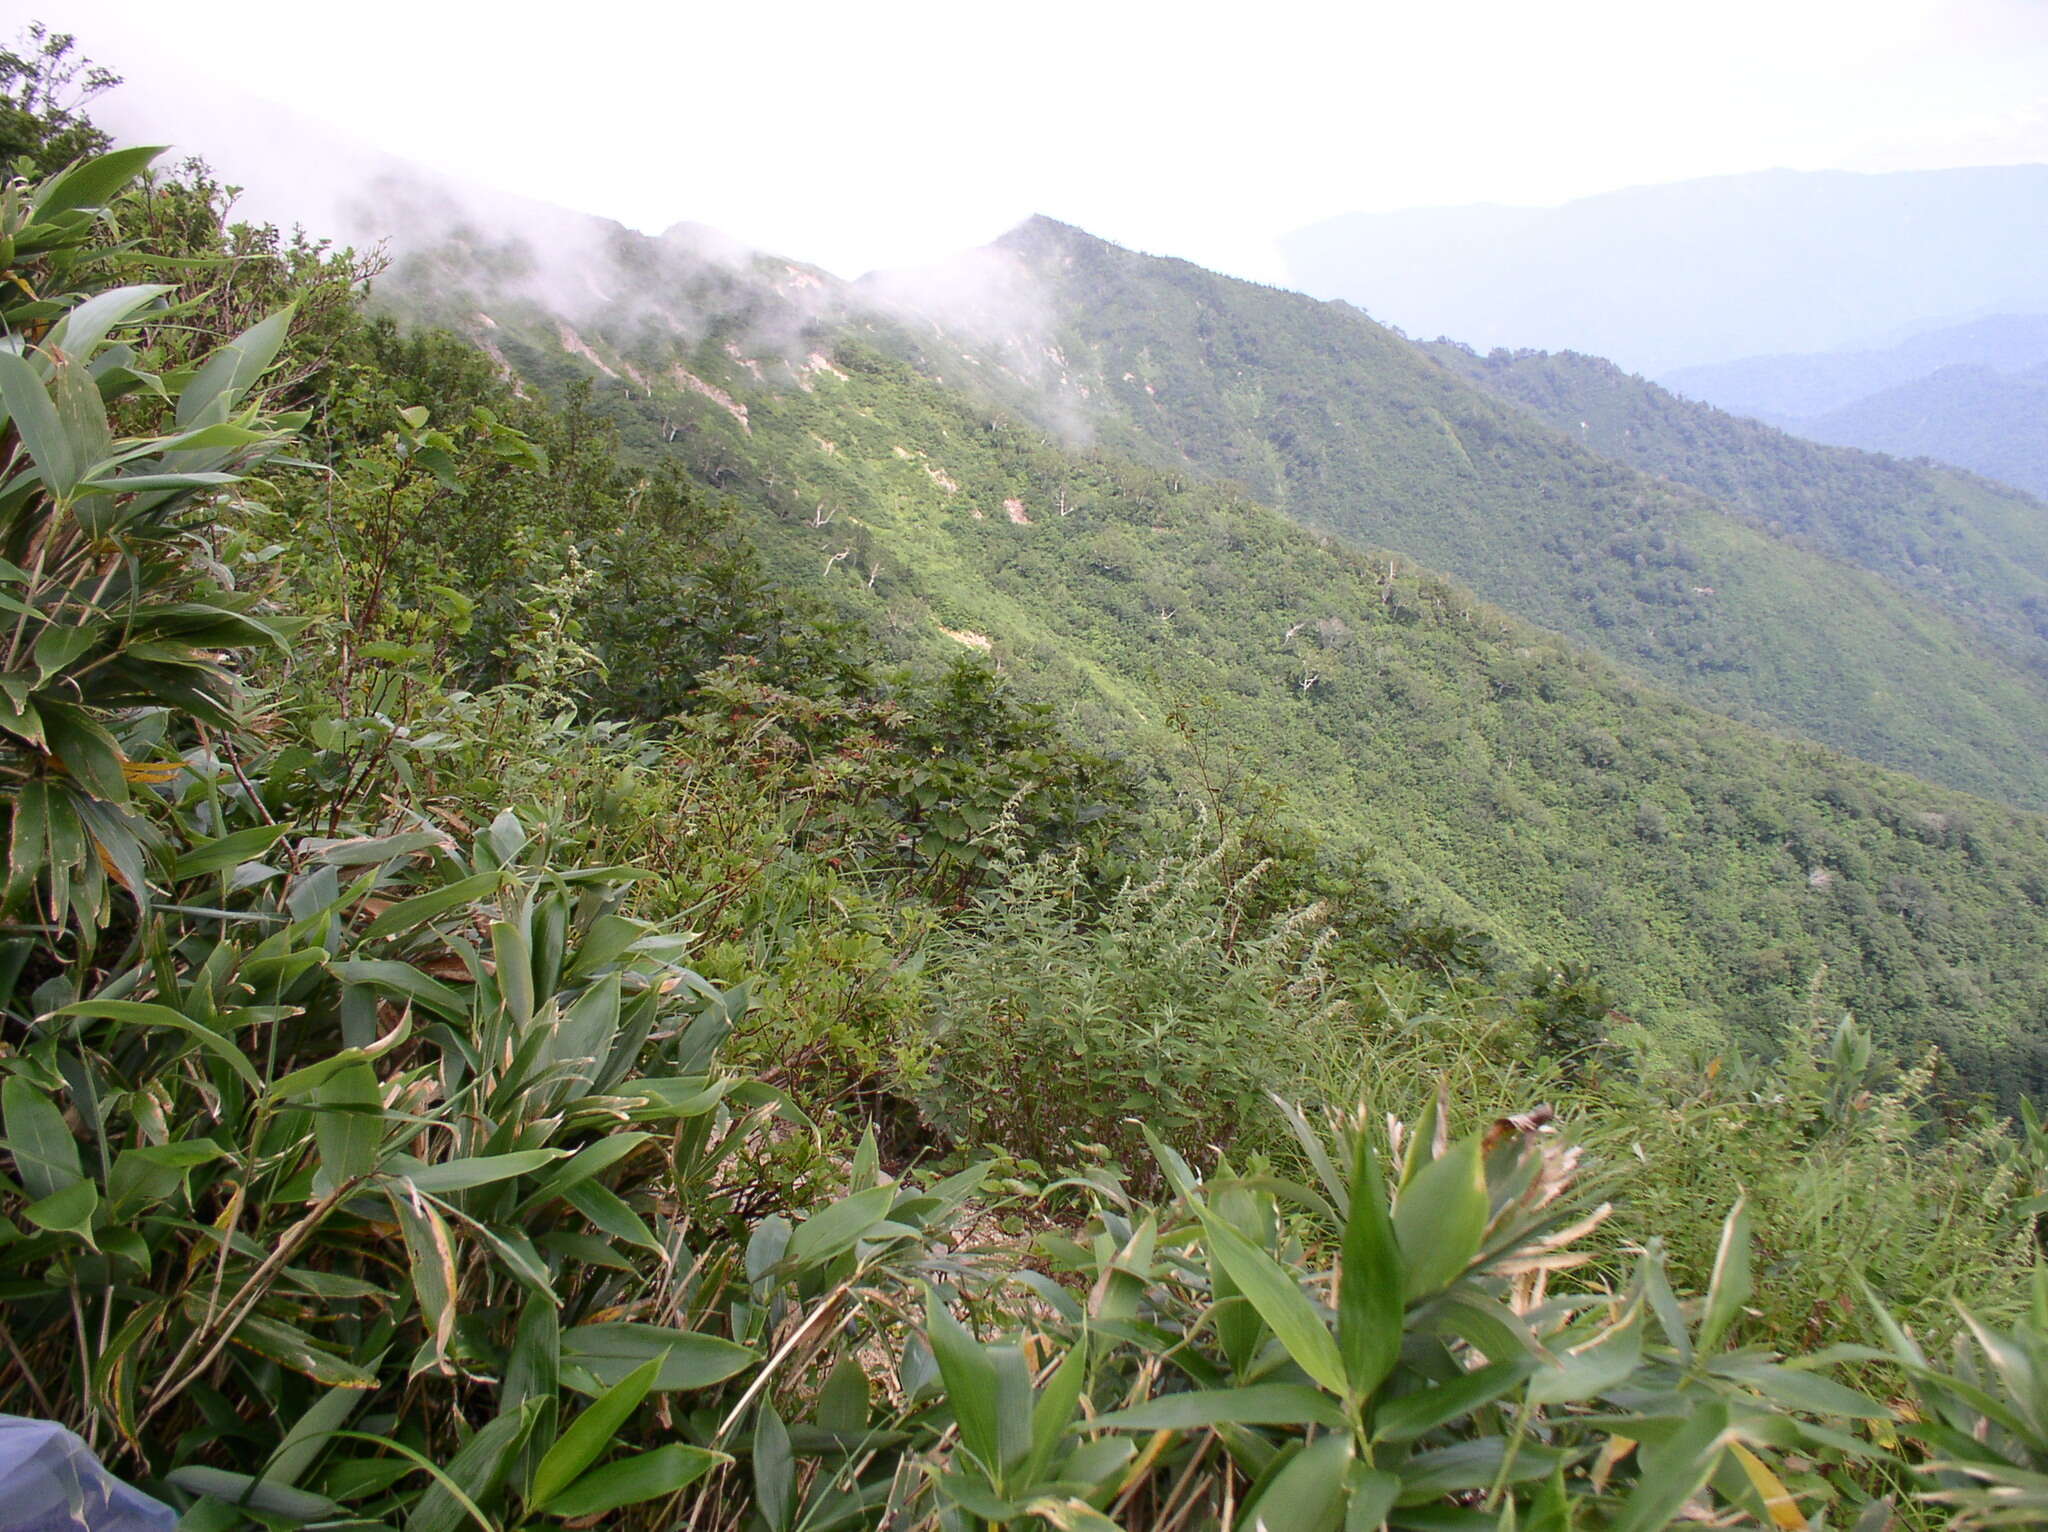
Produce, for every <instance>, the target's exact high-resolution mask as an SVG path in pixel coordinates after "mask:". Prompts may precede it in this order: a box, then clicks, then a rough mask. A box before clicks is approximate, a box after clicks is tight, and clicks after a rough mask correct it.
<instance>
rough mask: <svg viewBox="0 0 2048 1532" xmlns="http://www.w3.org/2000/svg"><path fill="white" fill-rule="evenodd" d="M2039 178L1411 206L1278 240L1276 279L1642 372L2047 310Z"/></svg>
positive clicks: (1636, 191) (1465, 335)
mask: <svg viewBox="0 0 2048 1532" xmlns="http://www.w3.org/2000/svg"><path fill="white" fill-rule="evenodd" d="M2044 244H2048V166H2043V165H2004V166H1972V167H1967V168H1963V169H1956V170H1923V171H1899V172H1894V173H1890V174H1882V175H1862V174H1856V173H1852V172H1848V171H1819V172H1799V171H1790V170H1767V171H1760V172H1756V173H1754V174H1747V175H1730V176H1713V177H1708V178H1705V179H1701V180H1693V181H1678V182H1673V183H1671V184H1669V185H1663V186H1637V187H1630V188H1627V189H1625V190H1621V191H1613V192H1607V193H1603V194H1602V195H1600V196H1595V197H1585V198H1581V199H1579V200H1577V201H1574V202H1567V203H1565V204H1564V205H1562V206H1560V207H1498V206H1494V207H1453V208H1411V209H1407V210H1404V211H1401V212H1393V213H1353V214H1347V215H1345V216H1343V217H1339V218H1332V219H1328V220H1326V221H1324V222H1322V223H1318V224H1314V225H1311V226H1310V227H1308V228H1305V229H1301V230H1298V231H1296V232H1295V233H1293V234H1290V235H1288V236H1286V237H1285V238H1283V239H1282V241H1281V248H1282V250H1283V252H1284V253H1285V254H1286V256H1287V260H1288V265H1289V270H1290V272H1291V275H1292V278H1293V280H1294V281H1295V282H1296V283H1297V284H1298V285H1299V286H1301V287H1302V288H1303V289H1304V290H1306V291H1308V292H1312V293H1314V294H1316V295H1317V296H1318V297H1324V298H1345V299H1349V300H1350V301H1352V302H1354V303H1359V304H1363V305H1364V306H1366V307H1367V308H1369V309H1370V310H1371V311H1372V313H1373V314H1374V315H1376V316H1378V317H1379V318H1382V319H1384V320H1386V321H1387V322H1389V323H1391V324H1398V325H1400V326H1401V327H1402V328H1403V329H1405V330H1407V331H1408V332H1409V333H1410V334H1413V335H1422V336H1436V335H1449V336H1452V337H1454V338H1456V339H1458V340H1463V341H1467V342H1470V343H1471V344H1474V345H1477V346H1479V347H1481V348H1482V349H1484V348H1490V347H1493V346H1540V347H1544V348H1547V349H1551V350H1558V349H1563V348H1565V347H1570V348H1573V349H1575V350H1580V351H1588V352H1593V353H1595V354H1598V355H1601V356H1611V357H1613V358H1614V359H1615V360H1616V361H1619V362H1620V363H1622V365H1624V366H1626V367H1632V368H1637V369H1640V370H1642V371H1644V372H1647V373H1652V374H1656V373H1662V372H1668V371H1670V370H1672V369H1674V368H1678V367H1687V366H1695V365H1699V364H1703V363H1710V362H1722V361H1729V360H1733V359H1735V358H1738V357H1745V356H1754V355H1759V354H1761V353H1765V352H1785V351H1822V350H1828V349H1831V348H1835V347H1841V346H1847V345H1868V344H1869V343H1870V339H1871V337H1874V336H1880V335H1884V334H1887V333H1889V332H1893V331H1896V330H1898V329H1900V328H1901V327H1903V326H1906V325H1910V324H1914V323H1916V322H1921V321H1924V320H1926V319H1927V318H1928V317H1929V316H1930V315H1935V316H1939V315H1951V314H1973V313H1982V312H1984V311H1985V310H1987V309H1992V308H1997V309H2004V310H2008V311H2012V312H2043V311H2048V271H2044V269H2043V267H2042V264H2041V262H2040V259H2039V256H2038V252H2039V251H2040V250H2041V248H2042V247H2043V245H2044Z"/></svg>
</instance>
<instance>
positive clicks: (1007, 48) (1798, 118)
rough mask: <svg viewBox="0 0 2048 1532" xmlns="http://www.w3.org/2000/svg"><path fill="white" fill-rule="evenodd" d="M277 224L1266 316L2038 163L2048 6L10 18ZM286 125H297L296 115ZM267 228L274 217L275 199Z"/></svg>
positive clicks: (786, 2) (2047, 128)
mask: <svg viewBox="0 0 2048 1532" xmlns="http://www.w3.org/2000/svg"><path fill="white" fill-rule="evenodd" d="M10 19H11V24H7V25H5V26H4V27H0V30H4V32H5V33H7V34H13V33H15V32H18V31H19V29H20V27H21V25H22V24H24V23H26V22H27V21H28V20H30V19H41V20H44V21H46V22H48V23H50V24H51V25H52V26H55V27H59V28H62V29H65V30H70V31H74V32H76V33H78V34H79V37H80V42H81V45H82V46H83V48H84V49H85V51H87V52H88V53H90V54H91V55H93V56H94V57H96V58H98V59H99V60H100V61H102V62H104V63H106V64H108V65H110V66H112V67H114V68H115V69H117V70H118V71H120V72H121V73H122V74H123V75H125V76H126V77H127V78H128V80H129V82H130V84H129V85H128V86H126V87H124V89H123V90H122V91H120V92H118V93H116V95H115V96H112V97H109V98H107V99H106V100H105V102H104V103H103V104H102V108H101V110H100V112H99V115H101V116H102V118H103V119H104V120H106V121H108V122H110V123H111V124H112V125H113V126H114V127H115V128H116V129H117V130H118V131H120V132H121V133H122V134H123V136H124V137H129V138H131V139H133V138H138V137H139V138H145V139H150V138H153V139H157V140H166V139H167V140H171V141H174V142H176V143H178V144H179V146H180V147H181V148H184V147H190V148H194V149H197V150H199V151H202V152H204V153H206V154H207V155H208V156H209V157H210V158H212V159H213V160H215V161H216V162H217V163H218V164H220V165H221V166H222V167H223V168H224V169H226V170H227V171H229V172H230V173H231V174H233V175H234V176H235V177H237V178H238V179H242V180H244V181H247V182H248V183H250V184H251V185H268V186H269V188H270V191H271V195H272V198H273V199H276V198H279V197H283V198H285V199H287V202H286V204H285V205H288V199H289V197H290V196H291V195H293V194H294V193H295V192H298V191H303V190H304V189H305V188H306V187H307V186H309V185H311V184H313V183H315V182H317V181H319V180H321V179H322V178H325V177H327V176H329V175H331V174H332V173H334V171H333V163H334V162H333V161H331V160H315V159H313V158H311V157H310V153H309V151H306V150H304V149H301V148H298V147H296V144H297V140H298V136H299V133H300V131H301V130H302V129H306V130H316V129H317V130H318V131H319V132H323V133H332V134H336V135H340V136H343V137H346V138H350V139H354V140H357V141H360V142H362V143H364V144H366V145H368V146H371V147H374V148H376V149H379V150H383V151H387V152H389V153H392V154H396V155H400V156H403V157H405V158H407V159H410V160H414V161H417V162H419V163H421V164H423V165H425V166H428V167H431V168H433V169H436V170H440V171H443V172H447V173H451V174H454V175H457V176H460V177H463V178H466V179H470V180H474V181H478V182H482V183H485V184H488V185H491V186H495V187H500V188H503V189H506V190H510V191H515V192H519V193H522V194H524V195H526V196H530V197H535V198H539V199H542V200H545V201H550V202H559V203H562V204H565V205H568V206H571V207H575V208H579V209H582V210H585V211H589V212H595V213H601V214H604V215H607V216H609V217H613V218H617V219H619V220H620V221H622V222H624V223H627V224H630V225H632V226H634V227H636V228H641V229H646V230H649V231H657V230H660V229H662V228H664V227H666V226H667V225H669V224H670V223H673V222H676V221H678V220H684V219H688V220H693V221H696V222H700V223H707V224H711V225H714V226H716V227H718V228H721V229H724V230H726V231H727V232H729V233H731V234H734V235H737V236H739V237H740V238H742V239H744V240H747V241H749V242H751V243H754V244H757V245H759V246H762V247H764V248H768V249H772V250H776V251H779V252H781V253H784V254H788V255H793V256H797V257H799V258H803V259H807V260H811V261H815V262H816V263H818V264H820V265H823V266H826V267H828V268H830V269H832V270H835V271H837V272H839V273H841V274H842V275H854V274H858V273H859V272H860V271H863V270H866V269H868V268H870V267H874V266H881V265H901V264H909V263H915V262H920V261H924V260H927V259H932V258H936V257H938V256H940V255H943V254H945V253H947V252H949V251H952V250H954V249H958V248H961V247H964V246H968V245H972V244H978V243H980V242H982V241H984V240H986V239H989V238H991V237H992V236H994V235H995V234H997V233H999V232H1001V231H1002V230H1003V229H1004V228H1006V227H1008V226H1009V225H1011V224H1013V223H1015V222H1017V221H1018V220H1019V219H1021V218H1023V217H1025V216H1027V215H1028V214H1030V213H1033V212H1043V213H1049V214H1051V215H1053V216H1055V217H1058V218H1062V219H1065V220H1067V221H1069V222H1072V223H1077V224H1080V225H1082V226H1083V227H1086V228H1088V229H1090V230H1092V231H1094V232H1096V233H1099V234H1102V235H1104V236H1106V237H1108V238H1111V239H1115V240H1117V241H1119V242H1121V243H1124V244H1128V245H1134V246H1137V247H1139V248H1143V249H1147V250H1152V251H1155V252H1159V253H1164V254H1173V255H1183V256H1186V257H1188V258H1190V259H1193V260H1197V261H1200V262H1202V263H1204V264H1206V265H1211V266H1216V267H1220V268H1222V269H1225V270H1228V271H1232V272H1236V273H1238V274H1241V275H1246V276H1253V277H1263V278H1266V279H1268V280H1277V279H1278V277H1279V275H1280V271H1279V268H1278V260H1277V255H1276V254H1275V252H1274V251H1273V249H1272V243H1271V242H1272V239H1273V237H1274V236H1275V235H1277V234H1280V233H1283V232H1285V231H1287V230H1289V229H1291V228H1294V227H1298V226H1299V225H1301V224H1304V223H1307V222H1310V221H1312V220H1314V219H1317V218H1321V217H1326V216H1328V215H1331V214H1334V213H1340V212H1346V211H1351V210H1371V211H1377V210H1385V209H1391V208H1397V207H1407V206H1417V205H1443V204H1455V203H1466V202H1482V201H1494V202H1519V203H1549V202H1557V201H1561V200H1565V199H1567V198H1570V197H1574V196H1582V195H1586V194H1589V193H1593V192H1598V191H1605V190H1610V189H1612V188H1615V187H1619V186H1627V185H1639V184H1642V183H1645V182H1654V181H1670V180H1680V179H1684V178H1688V177H1692V176H1701V175H1713V174H1718V173H1722V172H1730V171H1744V170H1758V169H1764V168H1768V167H1773V166H1787V167H1791V168H1794V169H1823V168H1846V169H1860V170H1886V169H1907V168H1911V169H1924V168H1933V167H1938V166H1948V165H1965V164H2002V163H2014V162H2022V161H2048V0H1854V3H1835V0H1826V3H1822V0H1716V3H1692V4H1668V3H1666V4H1660V3H1658V0H1553V3H1551V4H1546V5H1539V4H1532V3H1529V0H1506V3H1500V0H1401V3H1400V4H1398V5H1395V4H1385V3H1381V0H1368V3H1351V4H1313V3H1304V0H1253V3H1239V4H1234V5H1231V6H1228V7H1220V6H1214V7H1212V6H1206V5H1204V4H1202V3H1201V0H1176V3H1173V4H1153V3H1129V0H1094V3H1072V0H1036V3H1032V4H1026V5H1017V4H987V3H984V4H978V5H977V4H972V3H960V0H954V3H945V4H938V3H922V0H920V3H905V0H869V3H866V4H846V3H839V4H815V3H811V0H777V3H772V4H760V3H752V4H750V3H747V0H720V3H717V4H706V3H702V0H670V3H662V4H629V3H621V0H580V3H574V4H564V3H562V0H551V3H549V4H546V5H535V4H526V3H522V0H506V3H497V4H476V3H460V4H457V3H447V0H407V3H392V0H353V3H351V4H349V5H345V6H329V5H317V4H309V3H298V0H257V3H249V0H242V3H239V4H220V3H215V0H183V3H176V4H168V3H166V0H35V3H30V4H26V5H23V4H21V3H20V0H0V23H7V22H10ZM278 107H284V108H288V109H289V110H290V111H291V112H292V113H294V114H296V116H297V122H296V123H294V122H293V121H292V120H288V119H286V118H284V117H282V116H281V115H280V114H279V113H278V112H277V111H276V108H278ZM269 205H270V206H278V205H280V204H279V203H278V202H277V201H275V200H272V201H271V202H270V203H269Z"/></svg>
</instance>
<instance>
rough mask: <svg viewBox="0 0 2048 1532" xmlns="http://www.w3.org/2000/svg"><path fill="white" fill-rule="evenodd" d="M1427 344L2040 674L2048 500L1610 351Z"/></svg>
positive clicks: (1583, 433)
mask: <svg viewBox="0 0 2048 1532" xmlns="http://www.w3.org/2000/svg"><path fill="white" fill-rule="evenodd" d="M1424 349H1425V350H1427V351H1428V352H1429V353H1430V354H1431V355H1432V356H1434V357H1435V358H1436V359H1437V360H1438V361H1440V362H1442V363H1443V364H1444V365H1445V366H1446V367H1448V368H1450V369H1451V370H1452V371H1454V372H1456V373H1458V374H1459V375H1460V376H1462V377H1466V378H1469V379H1471V380H1472V381H1473V382H1475V383H1478V384H1480V385H1481V386H1483V387H1485V388H1487V389H1490V390H1491V391H1492V392H1494V393H1495V394H1498V395H1499V396H1500V397H1501V398H1503V399H1507V400H1509V401H1511V402H1513V403H1515V404H1518V405H1520V406H1522V407H1524V408H1525V409H1528V410H1530V411H1532V412H1533V413H1534V414H1535V415H1537V416H1538V417H1539V418H1541V419H1542V420H1543V421H1545V422H1546V423H1547V424H1549V425H1550V426H1552V427H1553V428H1554V429H1556V430H1557V431H1560V432H1562V433H1563V434H1564V435H1565V436H1567V437H1568V438H1570V439H1571V440H1572V441H1575V442H1578V443H1580V444H1581V445H1583V446H1586V447H1590V448H1591V449H1592V450H1593V451H1595V452H1598V453H1600V454H1602V455H1603V456H1605V457H1610V458H1614V459H1616V460H1617V461H1619V462H1623V463H1627V464H1629V465H1631V466H1633V467H1636V468H1640V469H1642V470H1643V471H1644V472H1646V473H1653V474H1659V475H1663V476H1665V477H1667V478H1670V479H1674V480H1677V481H1678V482H1679V483H1682V484H1689V485H1691V486H1692V487H1693V488H1695V489H1698V490H1701V491H1703V492H1705V493H1706V494H1709V495H1711V496H1713V497H1714V499H1715V500H1716V501H1718V502H1719V503H1720V504H1721V505H1723V506H1726V507H1727V508H1728V509H1730V510H1732V511H1734V512H1736V513H1737V514H1738V515H1741V516H1744V517H1746V518H1748V519H1749V520H1751V521H1754V522H1756V523H1758V524H1759V525H1761V526H1763V527H1765V528H1767V529H1769V530H1770V531H1772V532H1776V533H1781V534H1784V535H1786V536H1789V537H1791V538H1792V539H1794V540H1796V541H1797V542H1799V543H1801V544H1803V545H1805V546H1807V547H1810V548H1813V549H1815V550H1817V551H1819V552H1821V553H1825V554H1827V555H1829V556H1831V557H1833V558H1837V559H1842V560H1846V561H1847V562H1849V563H1853V564H1858V565H1861V566H1862V567H1863V568H1865V569H1868V570H1870V571H1872V572H1873V573H1875V574H1879V575H1883V576H1884V577H1885V578H1886V579H1888V580H1890V581H1892V582H1893V583H1895V584H1897V585H1899V586H1901V587H1903V588H1905V589H1907V590H1909V591H1912V592H1913V593H1915V594H1916V595H1921V596H1925V597H1927V598H1928V599H1930V600H1932V601H1934V602H1937V603H1938V604H1940V605H1941V606H1942V607H1944V608H1946V609H1947V610H1948V611H1949V612H1951V613H1952V614H1954V615H1956V616H1958V617H1962V618H1964V619H1966V620H1969V621H1972V622H1975V623H1977V624H1980V625H1981V626H1983V627H1984V628H1986V629H1987V630H1989V631H1991V632H1992V633H1994V634H1995V635H1997V636H1998V637H1999V638H2000V639H2001V640H2002V641H2003V642H2004V643H2005V644H2006V645H2007V646H2008V647H2009V648H2011V649H2012V651H2013V652H2014V653H2015V654H2016V655H2017V656H2018V657H2019V658H2020V659H2022V660H2023V661H2024V662H2026V663H2027V664H2029V665H2030V666H2031V667H2033V668H2034V669H2036V670H2037V671H2038V670H2040V669H2041V667H2042V666H2043V664H2044V663H2048V642H2044V640H2048V506H2044V505H2043V504H2041V502H2039V501H2038V500H2035V499H2033V498H2031V497H2030V496H2028V495H2025V494H2022V493H2019V492H2017V491H2015V490H2013V489H2010V488H2008V487H2007V486H2005V485H2002V484H1992V483H1987V482H1986V481H1984V480H1983V479H1980V478H1977V477H1975V476H1974V475H1972V474H1966V473H1957V472H1955V471H1953V470H1950V469H1946V468H1943V467H1940V466H1938V465H1935V464H1928V463H1909V462H1901V461H1899V460H1898V459H1896V458H1890V457H1881V456H1878V455H1876V454H1874V453H1870V452H1861V451H1854V450H1849V449H1848V448H1845V447H1834V446H1823V445H1818V444H1816V443H1815V442H1812V441H1808V440H1805V439H1804V438H1802V437H1799V436H1793V435H1789V434H1787V433H1786V432H1784V431H1780V430H1776V429H1774V428H1772V427H1770V426H1767V425H1763V424H1760V423H1759V422H1757V421H1754V420H1746V419H1743V418H1742V417H1740V416H1738V415H1731V414H1727V413H1724V412H1723V411H1721V410H1719V409H1716V408H1714V407H1712V406H1711V405H1704V404H1695V403H1693V402H1692V401H1691V400H1689V399H1684V398H1681V397H1679V396H1678V395H1676V394H1673V393H1671V392H1669V391H1667V390H1666V389H1664V388H1661V387H1659V386H1658V385H1657V384H1655V383H1651V382H1648V381H1646V380H1644V379H1643V378H1640V377H1635V376H1632V375H1630V374H1628V373H1625V372H1623V371H1622V370H1621V369H1620V368H1618V367H1616V366H1615V365H1614V364H1613V363H1612V362H1607V361H1603V360H1601V359H1600V358H1598V357H1589V356H1581V355H1578V354H1577V353H1575V352H1569V351H1566V352H1557V353H1549V352H1541V351H1518V352H1506V351H1496V352H1494V353H1493V354H1492V355H1490V356H1485V357H1481V356H1478V355H1476V354H1474V353H1473V352H1471V351H1469V350H1467V349H1466V348H1464V347H1462V346H1458V345H1455V344H1452V343H1449V342H1444V341H1439V342H1436V343H1435V344H1433V345H1430V346H1427V347H1425V348H1424ZM2044 421H2048V417H2044ZM2039 434H2040V432H2039V429H2038V428H2037V430H2036V431H2035V433H2034V439H2036V440H2037V439H2038V437H2039ZM2012 450H2013V451H2015V452H2023V451H2025V450H2026V445H2025V444H2024V443H2022V442H2015V443H2014V444H2013V447H2012Z"/></svg>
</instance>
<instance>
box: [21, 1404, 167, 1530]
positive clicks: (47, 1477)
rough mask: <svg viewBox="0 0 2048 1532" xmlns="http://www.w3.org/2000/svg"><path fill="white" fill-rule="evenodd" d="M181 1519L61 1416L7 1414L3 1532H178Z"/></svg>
mask: <svg viewBox="0 0 2048 1532" xmlns="http://www.w3.org/2000/svg"><path fill="white" fill-rule="evenodd" d="M177 1520H178V1513H177V1512H176V1511H174V1510H172V1509H171V1508H170V1507H169V1506H167V1505H165V1504H164V1503H163V1502H162V1501H161V1500H152V1499H151V1498H150V1497H149V1496H148V1495H145V1494H143V1493H142V1491H141V1490H139V1489H135V1488H134V1487H132V1486H130V1485H127V1484H123V1483H122V1482H121V1481H120V1480H119V1479H117V1478H115V1477H114V1476H113V1475H112V1474H110V1473H108V1472H107V1470H106V1469H105V1468H104V1467H103V1466H101V1464H100V1460H99V1459H98V1458H96V1457H94V1456H93V1453H92V1449H91V1448H90V1447H88V1446H86V1444H85V1443H84V1442H83V1441H81V1440H79V1438H78V1437H77V1436H75V1435H74V1434H72V1433H71V1432H69V1431H67V1430H65V1429H64V1428H63V1427H62V1426H60V1425H58V1424H56V1423H55V1422H54V1421H49V1420H29V1419H27V1418H25V1417H23V1416H20V1415H0V1532H171V1529H172V1527H174V1526H175V1525H176V1524H177Z"/></svg>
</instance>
